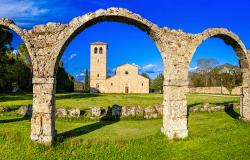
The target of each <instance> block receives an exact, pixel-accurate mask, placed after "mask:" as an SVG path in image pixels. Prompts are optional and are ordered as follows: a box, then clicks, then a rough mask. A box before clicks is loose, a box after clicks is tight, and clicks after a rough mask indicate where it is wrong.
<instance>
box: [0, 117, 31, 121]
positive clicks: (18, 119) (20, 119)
mask: <svg viewBox="0 0 250 160" xmlns="http://www.w3.org/2000/svg"><path fill="white" fill-rule="evenodd" d="M29 119H30V117H27V116H24V117H22V118H13V119H4V120H0V123H11V122H19V121H24V120H29Z"/></svg>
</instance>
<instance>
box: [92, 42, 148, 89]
mask: <svg viewBox="0 0 250 160" xmlns="http://www.w3.org/2000/svg"><path fill="white" fill-rule="evenodd" d="M107 49H108V45H107V44H106V43H103V42H95V43H92V44H91V45H90V92H91V93H96V92H100V93H149V79H148V78H145V77H143V76H141V75H139V74H138V67H137V66H135V65H131V64H123V65H120V66H118V67H117V68H116V72H115V75H113V76H111V77H109V78H107Z"/></svg>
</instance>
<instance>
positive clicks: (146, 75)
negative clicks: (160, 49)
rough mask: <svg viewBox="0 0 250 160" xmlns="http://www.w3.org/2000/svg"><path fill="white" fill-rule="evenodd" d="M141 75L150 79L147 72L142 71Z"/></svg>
mask: <svg viewBox="0 0 250 160" xmlns="http://www.w3.org/2000/svg"><path fill="white" fill-rule="evenodd" d="M141 75H142V76H143V77H145V78H147V79H149V80H150V78H149V75H148V74H147V73H145V72H143V73H142V74H141Z"/></svg>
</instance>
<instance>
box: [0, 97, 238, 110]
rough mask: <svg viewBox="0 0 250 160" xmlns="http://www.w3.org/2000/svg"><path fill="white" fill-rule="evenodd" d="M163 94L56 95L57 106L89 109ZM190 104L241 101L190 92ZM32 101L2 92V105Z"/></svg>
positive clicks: (149, 100) (145, 102) (144, 102)
mask: <svg viewBox="0 0 250 160" xmlns="http://www.w3.org/2000/svg"><path fill="white" fill-rule="evenodd" d="M162 99H163V98H162V95H161V94H84V93H67V94H57V95H56V106H57V107H65V108H81V109H87V108H89V107H93V106H100V107H107V106H111V105H113V104H118V105H121V106H143V107H147V106H149V105H152V104H157V103H158V104H159V103H162ZM187 99H188V105H195V104H199V103H204V102H209V103H239V97H238V96H226V95H222V96H220V95H199V94H188V96H187ZM31 103H32V94H0V106H20V105H27V104H31Z"/></svg>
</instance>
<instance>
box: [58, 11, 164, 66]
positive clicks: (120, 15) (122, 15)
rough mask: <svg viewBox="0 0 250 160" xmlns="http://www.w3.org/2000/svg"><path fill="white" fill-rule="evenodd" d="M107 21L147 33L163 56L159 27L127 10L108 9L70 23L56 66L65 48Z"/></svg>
mask: <svg viewBox="0 0 250 160" xmlns="http://www.w3.org/2000/svg"><path fill="white" fill-rule="evenodd" d="M105 21H111V22H121V23H126V24H130V25H134V26H136V27H137V28H139V29H140V30H142V31H144V32H146V33H147V34H148V35H149V37H150V38H151V39H152V40H153V41H154V43H155V44H156V46H157V47H158V49H159V51H160V53H161V57H162V56H163V55H162V51H161V48H162V47H161V42H160V41H161V29H160V28H159V27H158V26H157V25H155V24H153V23H152V22H150V21H148V20H147V19H144V18H142V17H141V16H140V15H139V14H134V13H132V12H131V11H129V10H127V9H123V8H108V9H106V10H104V9H99V10H97V11H95V12H91V13H87V14H85V15H83V16H80V17H76V18H74V19H73V20H71V21H70V22H69V24H68V25H67V27H66V29H65V31H64V33H63V34H62V39H61V40H60V43H59V44H58V47H57V49H58V51H57V52H56V53H58V55H55V58H56V59H57V61H56V64H57V62H58V61H59V60H60V58H61V56H62V54H63V52H64V50H65V48H66V47H67V46H68V44H69V43H70V42H71V41H72V40H73V39H74V38H75V37H76V36H77V35H78V34H79V33H81V32H82V31H84V30H85V29H87V28H89V27H91V26H93V25H95V24H96V23H99V22H105ZM56 64H55V66H56ZM55 68H56V67H55Z"/></svg>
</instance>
